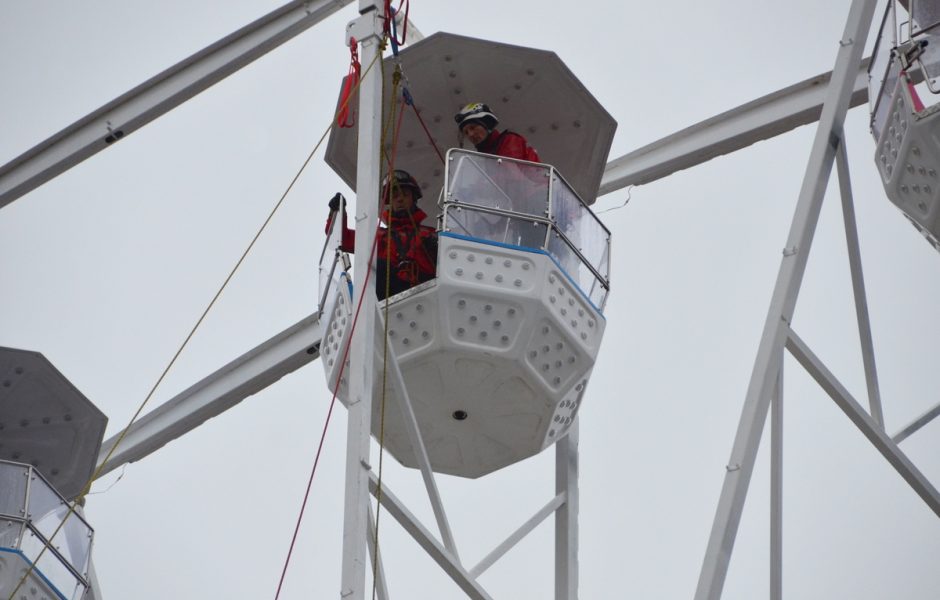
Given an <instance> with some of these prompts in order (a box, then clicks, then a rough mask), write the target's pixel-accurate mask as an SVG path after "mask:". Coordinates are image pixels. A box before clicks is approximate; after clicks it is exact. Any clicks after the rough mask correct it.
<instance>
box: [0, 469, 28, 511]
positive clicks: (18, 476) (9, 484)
mask: <svg viewBox="0 0 940 600" xmlns="http://www.w3.org/2000/svg"><path fill="white" fill-rule="evenodd" d="M28 478H29V467H25V466H20V465H14V464H11V463H7V462H0V515H9V516H11V517H21V518H22V517H24V516H25V513H26V482H27V481H28Z"/></svg>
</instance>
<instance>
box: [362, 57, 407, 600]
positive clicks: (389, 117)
mask: <svg viewBox="0 0 940 600" xmlns="http://www.w3.org/2000/svg"><path fill="white" fill-rule="evenodd" d="M398 82H399V79H398V78H393V83H392V93H391V94H390V96H389V107H388V110H383V111H382V113H383V118H384V119H385V123H384V124H383V125H384V126H383V127H382V137H381V141H380V143H379V164H383V161H382V158H383V156H382V155H383V154H386V151H385V143H386V141H387V140H388V133H389V130H391V129H393V127H392V124H393V123H394V122H395V107H396V99H397V97H398ZM382 93H383V94H384V93H385V69H382ZM392 138H393V142H392V143H393V144H394V143H395V142H394V138H395V132H394V131H392ZM385 158H386V160H387V161H388V164H389V166H388V172H387V174H386V178H387V182H388V185H387V186H386V187H387V188H388V191H389V195H391V191H392V180H393V173H394V171H395V155H394V149H393V152H392V153H391V154H390V155H389V154H386V156H385ZM379 196H380V198H384V199H385V200H386V201H387V200H388V199H389V198H388V197H386V195H385V193H384V191H383V190H379ZM381 211H382V202H381V201H380V202H379V214H381ZM389 221H391V206H389ZM391 253H392V225H391V223H387V224H386V232H385V262H386V266H385V298H384V306H383V316H384V319H385V331H384V335H383V336H382V337H383V340H382V342H383V344H382V397H381V404H380V405H379V472H378V481H377V483H376V489H375V498H376V507H375V528H374V529H375V533H374V536H373V538H374V539H373V547H374V548H375V556H373V557H372V599H373V600H375V596H376V591H377V586H378V570H379V515H381V514H382V470H383V467H384V463H385V405H386V399H387V392H388V307H389V301H388V297H389V295H390V294H391V287H392V270H391V268H390V267H391V265H390V264H389V263H390V261H389V258H390V257H391V255H392V254H391ZM363 293H365V291H363Z"/></svg>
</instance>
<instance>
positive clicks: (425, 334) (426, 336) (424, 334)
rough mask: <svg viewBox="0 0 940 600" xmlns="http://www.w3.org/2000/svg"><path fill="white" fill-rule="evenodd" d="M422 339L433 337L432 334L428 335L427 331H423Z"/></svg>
mask: <svg viewBox="0 0 940 600" xmlns="http://www.w3.org/2000/svg"><path fill="white" fill-rule="evenodd" d="M421 337H423V338H424V339H428V338H429V337H431V334H430V333H428V332H427V331H422V332H421Z"/></svg>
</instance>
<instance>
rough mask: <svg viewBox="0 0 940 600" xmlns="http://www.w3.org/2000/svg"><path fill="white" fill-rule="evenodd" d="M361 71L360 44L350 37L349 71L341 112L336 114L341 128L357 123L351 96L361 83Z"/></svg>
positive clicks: (342, 95) (341, 100)
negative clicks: (351, 104)
mask: <svg viewBox="0 0 940 600" xmlns="http://www.w3.org/2000/svg"><path fill="white" fill-rule="evenodd" d="M361 71H362V65H361V64H359V45H358V44H357V43H356V38H349V73H347V74H346V78H345V79H344V80H343V91H342V93H341V94H340V97H339V104H340V109H339V114H338V115H336V124H337V125H339V126H340V127H341V128H346V129H348V128H350V127H353V126H354V125H355V124H356V122H355V119H353V118H352V117H351V114H352V112H351V111H350V108H349V105H350V102H349V97H350V95H352V91H353V90H354V89H356V87H357V86H358V85H359V78H360V76H361Z"/></svg>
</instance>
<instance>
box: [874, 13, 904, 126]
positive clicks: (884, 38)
mask: <svg viewBox="0 0 940 600" xmlns="http://www.w3.org/2000/svg"><path fill="white" fill-rule="evenodd" d="M894 28H895V14H894V2H893V0H892V1H891V2H889V3H888V8H887V10H886V11H885V16H884V19H883V20H882V21H881V29H880V30H879V31H878V39H877V42H876V44H875V50H874V52H873V53H872V58H871V64H870V65H869V66H868V111H869V112H870V113H874V112H875V109H876V108H877V107H878V101H879V94H880V93H881V90H882V86H883V85H884V82H885V79H886V78H887V74H888V63H890V62H891V57H892V56H893V51H894V48H895V46H897V34H896V32H895V29H894ZM892 89H893V88H892ZM877 137H878V136H875V138H876V139H877Z"/></svg>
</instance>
